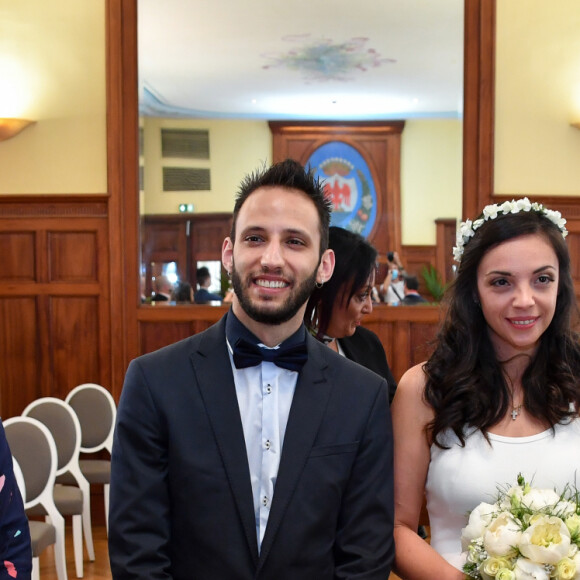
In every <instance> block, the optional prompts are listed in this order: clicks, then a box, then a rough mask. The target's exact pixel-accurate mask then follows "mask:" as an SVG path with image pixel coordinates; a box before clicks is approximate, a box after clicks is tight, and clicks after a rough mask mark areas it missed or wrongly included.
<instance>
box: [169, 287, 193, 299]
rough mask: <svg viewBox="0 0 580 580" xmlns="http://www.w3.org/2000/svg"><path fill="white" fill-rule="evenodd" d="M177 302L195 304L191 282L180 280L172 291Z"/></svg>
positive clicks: (172, 295)
mask: <svg viewBox="0 0 580 580" xmlns="http://www.w3.org/2000/svg"><path fill="white" fill-rule="evenodd" d="M171 300H173V301H174V302H175V303H176V304H193V288H192V286H191V284H190V283H189V282H178V283H177V284H176V285H175V287H174V288H173V291H172V292H171Z"/></svg>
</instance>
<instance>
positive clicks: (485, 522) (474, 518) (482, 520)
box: [461, 502, 496, 551]
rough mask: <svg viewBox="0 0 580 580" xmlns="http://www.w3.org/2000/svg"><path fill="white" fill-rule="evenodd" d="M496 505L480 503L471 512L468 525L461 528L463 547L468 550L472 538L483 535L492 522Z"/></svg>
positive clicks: (463, 549)
mask: <svg viewBox="0 0 580 580" xmlns="http://www.w3.org/2000/svg"><path fill="white" fill-rule="evenodd" d="M495 513H496V507H495V506H493V505H491V504H489V503H485V502H483V503H480V504H479V505H478V506H477V507H476V508H475V509H474V510H473V511H472V512H471V513H470V514H469V521H468V522H467V526H465V527H464V528H463V529H462V530H461V549H462V551H465V550H467V547H468V545H469V543H470V542H471V540H475V539H476V538H479V537H481V536H483V533H484V532H485V529H486V528H487V526H489V524H490V523H491V519H492V517H493V515H494V514H495Z"/></svg>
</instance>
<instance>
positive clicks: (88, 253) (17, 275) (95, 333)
mask: <svg viewBox="0 0 580 580" xmlns="http://www.w3.org/2000/svg"><path fill="white" fill-rule="evenodd" d="M107 236H108V223H107V198H106V197H104V196H67V197H64V196H26V197H25V196H22V197H21V196H5V197H0V250H1V251H2V253H3V260H2V261H1V262H2V263H1V264H0V309H1V312H2V321H1V322H0V324H1V327H2V338H1V339H0V385H1V391H0V412H1V413H2V416H3V417H10V416H14V415H18V414H19V413H21V412H22V410H23V409H24V407H25V406H26V405H27V404H28V403H30V402H31V401H33V400H34V399H36V398H38V397H40V396H48V395H52V396H57V397H61V398H64V396H66V394H67V393H68V391H69V390H70V389H72V388H73V387H75V386H76V385H78V384H80V383H82V382H96V383H100V384H103V385H105V386H108V385H110V383H111V356H112V354H111V353H112V351H111V330H110V321H111V317H110V310H109V309H110V305H111V304H110V294H109V249H108V243H107ZM119 299H120V300H122V297H121V296H120V297H119Z"/></svg>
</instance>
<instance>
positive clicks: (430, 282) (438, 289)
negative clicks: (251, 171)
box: [421, 264, 447, 302]
mask: <svg viewBox="0 0 580 580" xmlns="http://www.w3.org/2000/svg"><path fill="white" fill-rule="evenodd" d="M421 275H422V276H423V280H424V281H425V286H426V288H427V291H428V292H429V294H431V296H433V299H434V300H435V302H441V299H442V298H443V294H445V290H446V289H447V284H443V281H442V280H441V274H439V272H438V271H437V269H436V268H435V267H433V266H432V265H431V264H429V266H423V270H422V271H421Z"/></svg>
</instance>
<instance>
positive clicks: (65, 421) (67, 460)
mask: <svg viewBox="0 0 580 580" xmlns="http://www.w3.org/2000/svg"><path fill="white" fill-rule="evenodd" d="M22 416H23V417H32V418H33V419H37V420H38V421H40V422H41V423H42V424H43V425H45V426H46V427H47V428H48V430H49V431H50V433H51V435H52V438H53V439H54V442H55V444H56V452H57V457H58V462H57V467H56V475H57V476H58V475H62V474H63V473H67V472H69V471H71V470H72V469H73V468H74V466H77V465H78V459H79V452H80V448H81V426H80V423H79V420H78V418H77V416H76V413H75V412H74V411H73V409H71V407H70V406H69V405H67V404H66V403H65V402H64V401H61V400H60V399H57V398H55V397H42V398H40V399H36V401H33V402H32V403H30V405H28V406H27V407H26V409H24V411H23V412H22Z"/></svg>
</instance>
